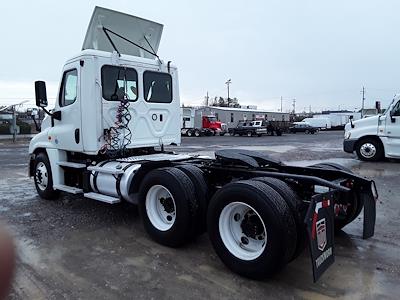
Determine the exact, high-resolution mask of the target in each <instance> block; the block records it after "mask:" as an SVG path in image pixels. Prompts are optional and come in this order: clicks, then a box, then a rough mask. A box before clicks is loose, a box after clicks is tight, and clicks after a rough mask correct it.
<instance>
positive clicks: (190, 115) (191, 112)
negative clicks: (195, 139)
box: [181, 107, 228, 136]
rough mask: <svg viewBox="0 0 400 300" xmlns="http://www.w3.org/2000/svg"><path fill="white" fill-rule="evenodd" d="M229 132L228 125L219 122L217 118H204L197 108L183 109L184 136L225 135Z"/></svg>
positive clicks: (210, 116)
mask: <svg viewBox="0 0 400 300" xmlns="http://www.w3.org/2000/svg"><path fill="white" fill-rule="evenodd" d="M227 132H228V129H227V126H226V124H225V123H222V122H220V121H218V120H217V118H216V116H213V115H209V116H203V115H201V114H199V113H197V112H196V109H195V108H186V107H184V108H182V128H181V134H182V135H185V136H201V135H224V134H225V133H227Z"/></svg>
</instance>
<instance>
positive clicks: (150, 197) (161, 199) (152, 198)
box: [146, 185, 176, 231]
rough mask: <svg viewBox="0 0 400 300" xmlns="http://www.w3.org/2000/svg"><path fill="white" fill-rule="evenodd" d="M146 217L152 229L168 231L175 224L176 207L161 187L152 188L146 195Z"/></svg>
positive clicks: (170, 195) (172, 199) (169, 195)
mask: <svg viewBox="0 0 400 300" xmlns="http://www.w3.org/2000/svg"><path fill="white" fill-rule="evenodd" d="M146 212H147V217H148V218H149V220H150V222H151V223H152V225H153V226H154V227H156V228H157V229H158V230H161V231H167V230H169V229H170V228H171V227H172V226H173V225H174V223H175V219H176V206H175V200H174V197H173V196H172V194H171V193H170V191H169V190H168V189H167V188H166V187H164V186H162V185H154V186H152V187H151V188H150V189H149V190H148V192H147V195H146Z"/></svg>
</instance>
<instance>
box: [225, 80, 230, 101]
mask: <svg viewBox="0 0 400 300" xmlns="http://www.w3.org/2000/svg"><path fill="white" fill-rule="evenodd" d="M231 83H232V80H230V79H228V80H227V81H226V82H225V84H226V86H227V87H228V104H229V85H230V84H231Z"/></svg>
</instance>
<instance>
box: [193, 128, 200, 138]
mask: <svg viewBox="0 0 400 300" xmlns="http://www.w3.org/2000/svg"><path fill="white" fill-rule="evenodd" d="M194 136H195V137H199V136H200V130H198V129H196V130H195V131H194Z"/></svg>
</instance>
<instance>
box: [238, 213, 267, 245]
mask: <svg viewBox="0 0 400 300" xmlns="http://www.w3.org/2000/svg"><path fill="white" fill-rule="evenodd" d="M240 227H241V228H242V231H243V234H244V235H245V236H247V237H250V238H252V239H257V240H259V239H260V238H261V239H262V235H263V232H264V228H263V225H262V223H261V220H260V218H259V217H258V216H257V215H256V214H255V213H254V211H248V212H247V213H246V214H245V216H244V218H243V221H242V223H241V224H240Z"/></svg>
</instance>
